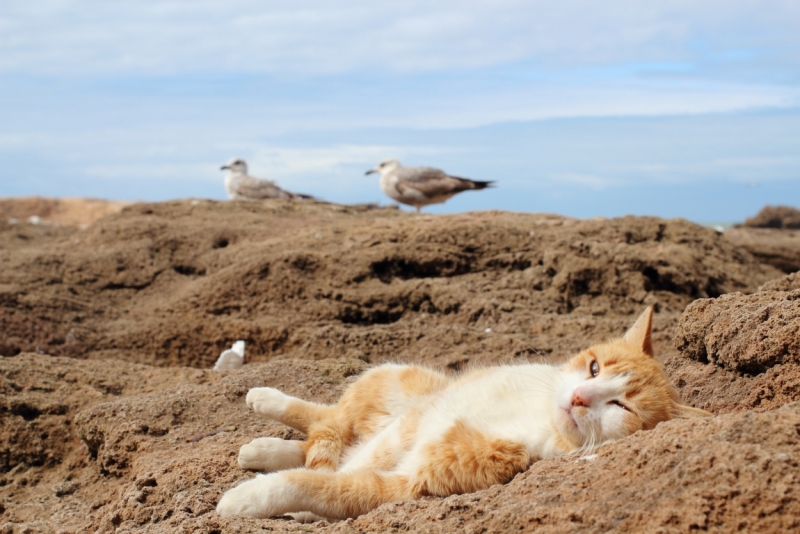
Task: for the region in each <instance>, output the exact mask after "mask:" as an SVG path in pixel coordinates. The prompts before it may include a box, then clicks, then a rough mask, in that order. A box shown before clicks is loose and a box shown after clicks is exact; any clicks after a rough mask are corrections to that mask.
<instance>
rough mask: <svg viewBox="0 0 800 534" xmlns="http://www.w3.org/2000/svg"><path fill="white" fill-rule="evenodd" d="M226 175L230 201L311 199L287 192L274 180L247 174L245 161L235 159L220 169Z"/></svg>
mask: <svg viewBox="0 0 800 534" xmlns="http://www.w3.org/2000/svg"><path fill="white" fill-rule="evenodd" d="M220 170H221V171H225V170H227V171H228V172H227V173H225V191H226V192H227V193H228V198H229V199H230V200H258V199H261V198H282V199H292V198H299V199H310V198H313V197H312V196H310V195H303V194H300V193H292V192H290V191H285V190H283V189H281V188H280V187H278V186H277V185H275V182H273V181H272V180H262V179H260V178H253V177H252V176H249V175H248V174H247V163H246V162H245V161H244V160H243V159H239V158H233V159H231V160H230V161H228V163H227V164H225V165H223V166H222V167H220Z"/></svg>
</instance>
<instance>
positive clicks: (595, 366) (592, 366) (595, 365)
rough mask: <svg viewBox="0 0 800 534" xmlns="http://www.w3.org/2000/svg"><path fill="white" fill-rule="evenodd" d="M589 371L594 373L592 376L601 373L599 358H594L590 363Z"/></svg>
mask: <svg viewBox="0 0 800 534" xmlns="http://www.w3.org/2000/svg"><path fill="white" fill-rule="evenodd" d="M589 372H590V373H592V378H594V377H596V376H597V375H599V374H600V364H598V363H597V360H592V363H591V364H590V365H589Z"/></svg>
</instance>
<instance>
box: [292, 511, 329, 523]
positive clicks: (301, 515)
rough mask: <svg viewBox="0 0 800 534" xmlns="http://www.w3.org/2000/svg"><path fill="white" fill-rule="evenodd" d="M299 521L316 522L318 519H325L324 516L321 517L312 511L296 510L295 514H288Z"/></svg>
mask: <svg viewBox="0 0 800 534" xmlns="http://www.w3.org/2000/svg"><path fill="white" fill-rule="evenodd" d="M286 515H288V516H289V517H291V518H292V519H294V520H295V521H297V522H298V523H305V524H307V523H316V522H317V521H324V520H325V518H324V517H320V516H318V515H317V514H312V513H311V512H295V513H293V514H286Z"/></svg>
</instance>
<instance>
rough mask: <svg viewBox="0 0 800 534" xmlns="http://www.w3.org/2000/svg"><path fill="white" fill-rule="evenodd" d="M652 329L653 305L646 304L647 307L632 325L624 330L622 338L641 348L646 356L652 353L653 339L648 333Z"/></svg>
mask: <svg viewBox="0 0 800 534" xmlns="http://www.w3.org/2000/svg"><path fill="white" fill-rule="evenodd" d="M652 331H653V307H652V306H648V307H647V309H646V310H645V311H644V312H643V313H642V314H641V315H640V316H639V318H638V319H636V322H635V323H633V326H632V327H630V329H629V330H628V331H627V332H625V335H624V336H622V339H624V340H625V341H627V342H628V343H630V344H631V345H633V346H635V347H638V348H640V349H642V352H644V353H645V354H647V355H648V356H652V355H653V341H652V339H651V336H650V334H651V333H652Z"/></svg>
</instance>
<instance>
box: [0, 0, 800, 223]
mask: <svg viewBox="0 0 800 534" xmlns="http://www.w3.org/2000/svg"><path fill="white" fill-rule="evenodd" d="M232 157H239V158H243V159H245V160H246V161H247V162H248V164H249V166H250V171H251V174H252V175H254V176H258V177H263V178H269V179H273V180H276V181H277V182H278V183H279V185H281V186H283V187H284V188H287V189H290V190H293V191H298V192H303V193H308V194H312V195H314V196H316V197H318V198H322V199H326V200H330V201H335V202H343V203H361V202H381V203H389V199H387V198H386V197H384V196H383V194H382V193H381V191H380V188H379V187H378V184H377V179H376V178H375V175H370V176H365V175H364V173H365V171H366V170H368V169H370V168H372V167H373V166H375V165H376V164H377V163H378V162H379V161H380V160H382V159H385V158H388V157H394V158H397V159H399V160H400V161H401V162H402V163H403V164H406V165H429V166H434V167H438V168H441V169H443V170H445V171H447V172H449V173H452V174H454V175H458V176H465V177H469V178H474V179H478V180H495V181H496V182H497V187H495V188H493V189H490V190H484V191H481V192H466V193H462V194H460V195H457V196H456V197H454V198H452V199H450V200H449V201H448V202H447V203H446V204H441V205H437V206H430V207H428V208H425V211H427V212H431V213H452V212H461V211H467V210H487V209H499V210H514V211H533V212H551V213H561V214H565V215H571V216H576V217H594V216H606V217H612V216H622V215H626V214H639V215H657V216H661V217H684V218H687V219H690V220H694V221H697V222H702V223H712V222H735V221H741V220H743V219H744V218H746V217H748V216H752V215H754V214H755V213H756V212H758V210H759V209H760V208H761V207H763V206H764V205H765V204H788V205H794V206H800V1H797V0H794V1H783V0H770V1H769V2H763V1H745V0H704V1H703V2H697V1H696V0H691V1H682V0H680V1H679V0H664V1H652V2H644V1H638V0H637V1H627V0H605V1H603V2H597V1H593V0H559V1H554V0H548V1H541V0H539V1H530V0H529V1H505V0H494V1H492V2H486V1H483V2H475V1H470V0H461V1H458V2H456V1H425V2H416V1H383V2H364V1H338V2H337V1H319V2H305V1H287V2H282V1H270V2H262V1H247V0H241V1H240V0H226V1H225V2H218V1H203V0H196V1H188V0H186V1H162V2H156V1H148V0H136V1H126V0H116V1H114V2H106V1H92V0H82V1H69V0H37V1H36V2H31V1H30V0H24V1H17V0H3V2H2V3H0V168H1V169H2V173H1V174H0V197H6V196H20V195H45V196H89V197H99V198H109V199H129V200H149V201H158V200H166V199H172V198H189V197H193V198H213V199H224V198H225V191H224V188H223V186H222V176H223V173H222V172H221V171H220V170H219V167H220V166H221V165H222V164H224V163H225V162H226V161H227V160H228V159H230V158H232Z"/></svg>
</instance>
